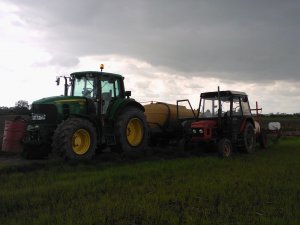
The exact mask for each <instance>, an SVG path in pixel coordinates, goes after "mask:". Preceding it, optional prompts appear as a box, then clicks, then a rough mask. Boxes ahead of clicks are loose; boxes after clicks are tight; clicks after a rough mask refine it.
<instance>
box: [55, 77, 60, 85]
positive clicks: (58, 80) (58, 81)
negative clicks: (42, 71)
mask: <svg viewBox="0 0 300 225" xmlns="http://www.w3.org/2000/svg"><path fill="white" fill-rule="evenodd" d="M59 83H60V77H57V78H56V84H57V86H58V85H59Z"/></svg>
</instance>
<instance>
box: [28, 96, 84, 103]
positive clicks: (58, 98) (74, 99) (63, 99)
mask: <svg viewBox="0 0 300 225" xmlns="http://www.w3.org/2000/svg"><path fill="white" fill-rule="evenodd" d="M72 102H73V103H74V102H83V103H85V102H86V98H85V97H77V96H53V97H47V98H41V99H39V100H36V101H34V102H33V103H32V104H55V105H56V104H66V103H67V104H68V103H72Z"/></svg>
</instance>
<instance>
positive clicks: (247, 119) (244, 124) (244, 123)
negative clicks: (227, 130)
mask: <svg viewBox="0 0 300 225" xmlns="http://www.w3.org/2000/svg"><path fill="white" fill-rule="evenodd" d="M248 122H250V123H251V124H252V125H253V127H255V124H254V119H253V118H252V117H248V118H245V119H244V120H243V122H242V123H241V126H240V132H241V133H242V132H243V131H244V130H245V127H246V124H247V123H248Z"/></svg>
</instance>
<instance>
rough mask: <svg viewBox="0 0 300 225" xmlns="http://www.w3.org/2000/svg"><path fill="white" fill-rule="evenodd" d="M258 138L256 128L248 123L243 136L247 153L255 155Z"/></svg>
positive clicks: (244, 148)
mask: <svg viewBox="0 0 300 225" xmlns="http://www.w3.org/2000/svg"><path fill="white" fill-rule="evenodd" d="M255 145H256V136H255V132H254V127H253V125H252V124H251V123H249V122H248V123H246V126H245V130H244V134H243V150H244V152H246V153H253V152H254V151H255Z"/></svg>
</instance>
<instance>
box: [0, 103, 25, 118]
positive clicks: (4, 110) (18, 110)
mask: <svg viewBox="0 0 300 225" xmlns="http://www.w3.org/2000/svg"><path fill="white" fill-rule="evenodd" d="M29 113H30V106H29V104H28V101H25V100H19V101H17V102H16V103H15V106H14V107H7V106H0V115H26V114H29Z"/></svg>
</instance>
